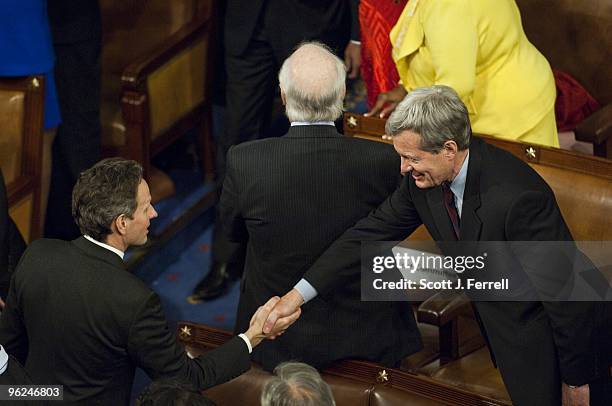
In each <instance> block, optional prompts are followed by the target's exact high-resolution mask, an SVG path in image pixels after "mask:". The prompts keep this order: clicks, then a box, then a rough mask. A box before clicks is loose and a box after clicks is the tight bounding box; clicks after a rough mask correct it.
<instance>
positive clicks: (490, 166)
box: [481, 141, 552, 194]
mask: <svg viewBox="0 0 612 406" xmlns="http://www.w3.org/2000/svg"><path fill="white" fill-rule="evenodd" d="M481 143H482V148H481V151H484V153H483V154H482V155H481V156H482V166H481V177H482V179H483V180H484V181H485V183H486V182H490V183H496V184H500V185H503V186H504V188H505V189H507V191H508V192H513V193H521V192H523V191H528V190H532V191H539V192H543V193H546V194H549V193H550V194H552V189H551V188H550V187H549V186H548V184H547V183H546V181H545V180H544V179H542V177H541V176H540V174H538V172H536V171H535V169H533V168H532V167H531V166H530V165H529V164H527V163H526V162H524V161H522V160H521V159H519V158H517V157H516V156H514V155H513V154H512V153H510V152H508V151H506V150H504V149H501V148H498V147H495V146H493V145H490V144H487V143H485V142H482V141H481Z"/></svg>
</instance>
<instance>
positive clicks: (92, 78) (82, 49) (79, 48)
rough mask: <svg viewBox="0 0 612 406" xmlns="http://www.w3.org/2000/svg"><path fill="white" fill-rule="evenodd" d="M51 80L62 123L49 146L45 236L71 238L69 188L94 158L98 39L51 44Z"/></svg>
mask: <svg viewBox="0 0 612 406" xmlns="http://www.w3.org/2000/svg"><path fill="white" fill-rule="evenodd" d="M54 49H55V55H56V65H55V81H56V86H57V93H58V97H59V102H60V110H61V114H62V123H61V125H60V126H59V128H58V130H57V135H56V138H55V141H54V142H53V164H52V170H51V186H50V188H49V204H48V206H47V220H46V224H45V236H47V237H52V238H62V239H73V238H76V237H77V236H78V235H79V234H80V233H79V230H78V229H77V227H76V225H75V224H74V221H73V219H72V213H71V209H70V207H71V199H72V188H73V186H74V184H75V183H76V180H77V178H78V176H79V173H81V171H83V170H85V169H87V168H89V167H91V166H92V165H93V164H94V163H96V162H97V161H98V160H99V159H100V144H101V141H100V38H99V37H92V38H91V39H89V40H85V41H80V42H75V43H65V44H64V43H62V44H55V45H54Z"/></svg>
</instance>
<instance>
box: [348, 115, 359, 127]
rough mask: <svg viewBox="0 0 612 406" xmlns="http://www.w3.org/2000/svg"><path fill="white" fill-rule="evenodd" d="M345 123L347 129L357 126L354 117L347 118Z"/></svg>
mask: <svg viewBox="0 0 612 406" xmlns="http://www.w3.org/2000/svg"><path fill="white" fill-rule="evenodd" d="M346 122H347V123H348V126H349V128H356V127H357V124H358V121H357V117H355V116H349V118H348V119H347V120H346Z"/></svg>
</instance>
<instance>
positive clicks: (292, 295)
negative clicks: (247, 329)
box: [263, 289, 304, 339]
mask: <svg viewBox="0 0 612 406" xmlns="http://www.w3.org/2000/svg"><path fill="white" fill-rule="evenodd" d="M303 303H304V298H303V297H302V295H301V294H300V292H298V291H297V290H296V289H291V290H290V291H289V292H288V293H287V294H286V295H285V296H283V297H282V298H281V300H279V301H278V302H277V303H276V305H275V306H274V309H273V310H272V311H271V312H270V314H269V316H268V320H266V322H265V324H264V328H263V332H264V334H266V336H269V335H270V336H272V339H274V338H276V337H277V336H279V335H281V334H282V333H284V332H285V330H286V329H287V327H289V326H290V325H291V324H293V322H294V321H295V320H297V318H298V317H299V315H300V313H301V311H300V306H301V305H302V304H303ZM295 314H297V316H296V317H295V318H293V316H294V315H295Z"/></svg>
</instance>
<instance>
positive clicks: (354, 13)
mask: <svg viewBox="0 0 612 406" xmlns="http://www.w3.org/2000/svg"><path fill="white" fill-rule="evenodd" d="M225 3H227V4H226V12H225V18H224V23H223V24H224V31H223V35H224V38H223V43H224V48H225V49H224V51H225V52H224V54H225V55H224V63H225V74H226V79H227V81H226V87H225V103H226V108H225V113H224V115H225V117H224V119H223V122H224V124H223V126H224V130H223V133H222V134H220V137H219V139H218V141H217V153H216V160H217V162H216V165H215V176H216V182H217V187H218V188H219V189H220V188H221V185H222V184H223V179H224V177H225V171H226V161H225V157H226V155H227V151H228V150H229V148H230V147H231V146H232V145H238V144H240V143H242V142H246V141H252V140H256V139H260V138H264V137H270V136H271V135H273V134H271V133H270V131H271V128H270V127H272V124H273V123H271V122H270V119H271V118H273V117H270V115H271V114H270V113H271V111H272V105H273V100H274V97H275V94H276V90H277V87H276V86H275V81H276V76H277V73H278V69H279V67H280V65H281V64H282V62H283V61H284V60H285V59H286V58H287V57H288V56H289V55H290V54H291V53H292V52H293V50H294V48H295V47H296V46H297V45H298V44H300V42H302V41H320V42H322V43H324V44H326V45H327V46H329V47H330V48H331V49H332V50H333V51H334V52H335V53H336V55H339V56H340V55H344V60H345V62H346V63H347V66H348V68H349V75H350V76H351V77H353V78H354V77H356V76H357V74H358V72H359V66H360V58H361V56H360V55H361V53H360V49H361V48H360V43H359V19H358V5H359V0H308V1H304V0H250V1H241V0H228V1H227V2H225ZM283 124H285V123H283ZM221 229H222V224H220V221H219V213H218V212H217V213H216V221H215V227H214V228H213V243H212V253H211V263H210V271H209V272H208V273H207V274H206V276H205V277H204V278H203V279H202V280H200V282H199V283H198V284H197V285H196V287H195V288H194V290H193V295H191V296H190V297H189V298H188V300H189V301H190V302H192V303H194V302H200V301H203V300H211V299H214V298H216V297H219V296H221V295H222V294H224V293H226V292H227V290H228V287H229V285H230V284H229V281H230V280H236V279H239V278H240V276H241V275H242V271H243V268H244V261H245V253H244V251H241V248H242V246H241V245H236V244H232V243H230V242H229V241H227V239H225V238H224V234H223V232H222V231H221Z"/></svg>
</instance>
